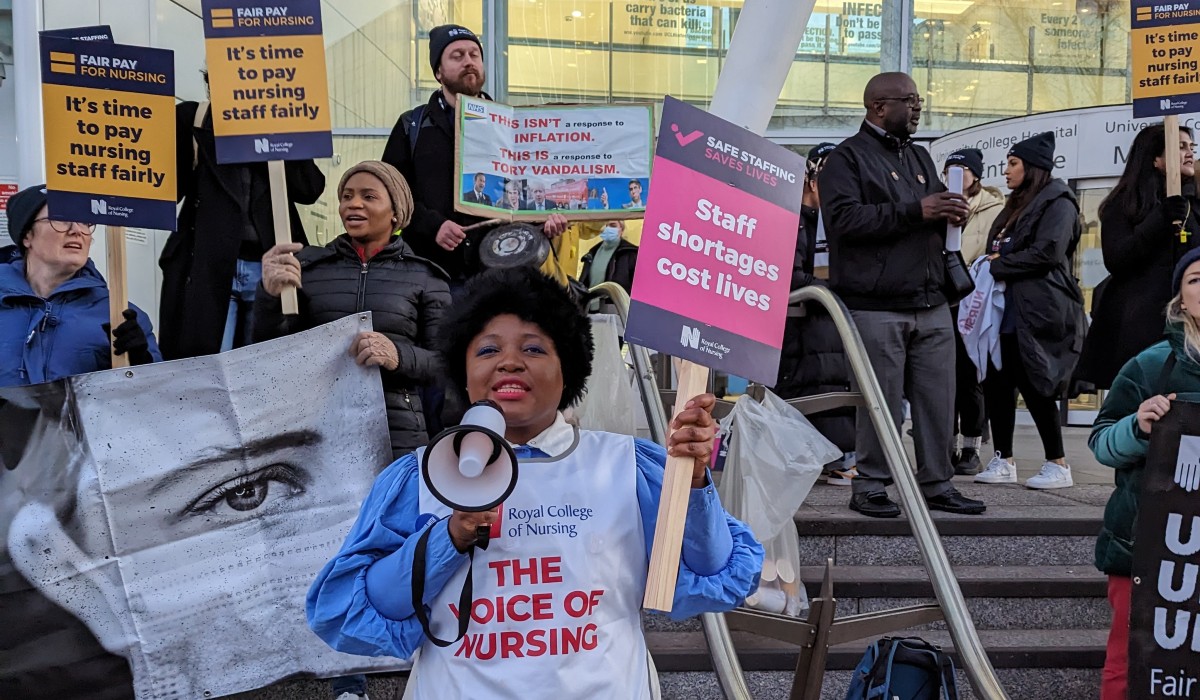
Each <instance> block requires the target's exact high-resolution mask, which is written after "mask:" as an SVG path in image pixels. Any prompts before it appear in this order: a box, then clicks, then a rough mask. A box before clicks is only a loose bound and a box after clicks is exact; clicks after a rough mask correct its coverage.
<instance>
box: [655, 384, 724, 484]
mask: <svg viewBox="0 0 1200 700" xmlns="http://www.w3.org/2000/svg"><path fill="white" fill-rule="evenodd" d="M716 405H717V397H715V396H713V395H712V394H700V395H699V396H696V397H693V398H692V400H691V401H688V402H687V405H686V406H684V409H683V411H681V412H680V413H679V415H678V416H675V420H673V421H671V430H672V432H671V437H670V439H668V440H667V454H669V455H671V456H672V457H691V458H692V460H693V466H692V488H700V487H702V486H704V485H705V484H706V483H707V475H706V473H705V469H707V468H708V462H709V459H710V458H711V457H712V451H713V438H714V437H715V436H716V434H717V422H716V421H715V420H713V417H712V411H713V406H716Z"/></svg>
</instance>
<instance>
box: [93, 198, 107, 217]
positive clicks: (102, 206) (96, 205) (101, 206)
mask: <svg viewBox="0 0 1200 700" xmlns="http://www.w3.org/2000/svg"><path fill="white" fill-rule="evenodd" d="M92 213H93V214H99V215H100V216H108V202H106V201H104V200H103V199H93V200H92Z"/></svg>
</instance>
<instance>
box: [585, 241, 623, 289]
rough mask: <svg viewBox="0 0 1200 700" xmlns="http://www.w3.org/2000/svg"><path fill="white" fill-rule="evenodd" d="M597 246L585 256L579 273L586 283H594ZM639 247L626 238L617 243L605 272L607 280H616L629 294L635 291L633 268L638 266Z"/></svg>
mask: <svg viewBox="0 0 1200 700" xmlns="http://www.w3.org/2000/svg"><path fill="white" fill-rule="evenodd" d="M599 247H600V246H595V247H593V248H592V249H591V250H589V251H588V252H587V254H586V255H584V256H583V271H582V272H581V273H579V281H580V282H583V283H584V284H585V285H591V283H592V261H593V260H595V259H596V248H599ZM637 255H638V247H637V246H635V245H634V244H632V243H630V242H629V241H627V240H625V239H624V238H622V239H621V241H620V242H619V243H617V249H616V250H614V251H613V254H612V257H611V258H609V260H608V269H607V270H606V271H605V272H604V281H605V282H616V283H617V284H619V285H621V288H622V289H624V290H625V291H626V292H628V293H629V294H632V293H633V269H634V268H635V267H637Z"/></svg>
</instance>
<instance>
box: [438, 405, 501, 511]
mask: <svg viewBox="0 0 1200 700" xmlns="http://www.w3.org/2000/svg"><path fill="white" fill-rule="evenodd" d="M504 429H505V425H504V413H503V412H502V411H501V410H500V407H499V406H497V405H496V404H495V403H493V402H491V401H486V400H485V401H478V402H476V403H474V404H472V405H471V408H469V409H467V412H466V414H465V415H464V416H463V419H462V423H460V424H459V425H456V426H454V427H453V428H447V429H445V430H443V431H442V432H440V433H438V435H437V437H435V438H434V439H433V441H432V442H430V443H429V447H427V448H425V454H424V455H423V456H422V457H421V478H423V479H424V480H425V485H426V486H427V487H428V488H429V492H430V493H431V494H433V496H434V497H435V498H437V499H438V500H439V501H441V502H442V503H444V504H446V505H447V506H449V507H451V508H453V509H454V510H460V511H465V512H479V511H485V510H491V509H492V508H495V507H496V506H498V505H500V504H501V503H503V502H504V499H506V498H508V496H509V494H511V493H512V491H513V489H514V488H515V487H516V485H517V455H516V453H515V452H513V449H512V446H510V445H509V444H508V441H507V440H505V439H504Z"/></svg>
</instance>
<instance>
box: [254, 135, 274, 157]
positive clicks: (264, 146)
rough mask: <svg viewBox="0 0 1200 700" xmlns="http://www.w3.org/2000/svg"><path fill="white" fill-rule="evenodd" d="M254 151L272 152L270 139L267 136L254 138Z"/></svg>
mask: <svg viewBox="0 0 1200 700" xmlns="http://www.w3.org/2000/svg"><path fill="white" fill-rule="evenodd" d="M254 152H255V153H270V152H271V141H270V139H268V138H266V137H265V136H264V137H263V138H261V139H254Z"/></svg>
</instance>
